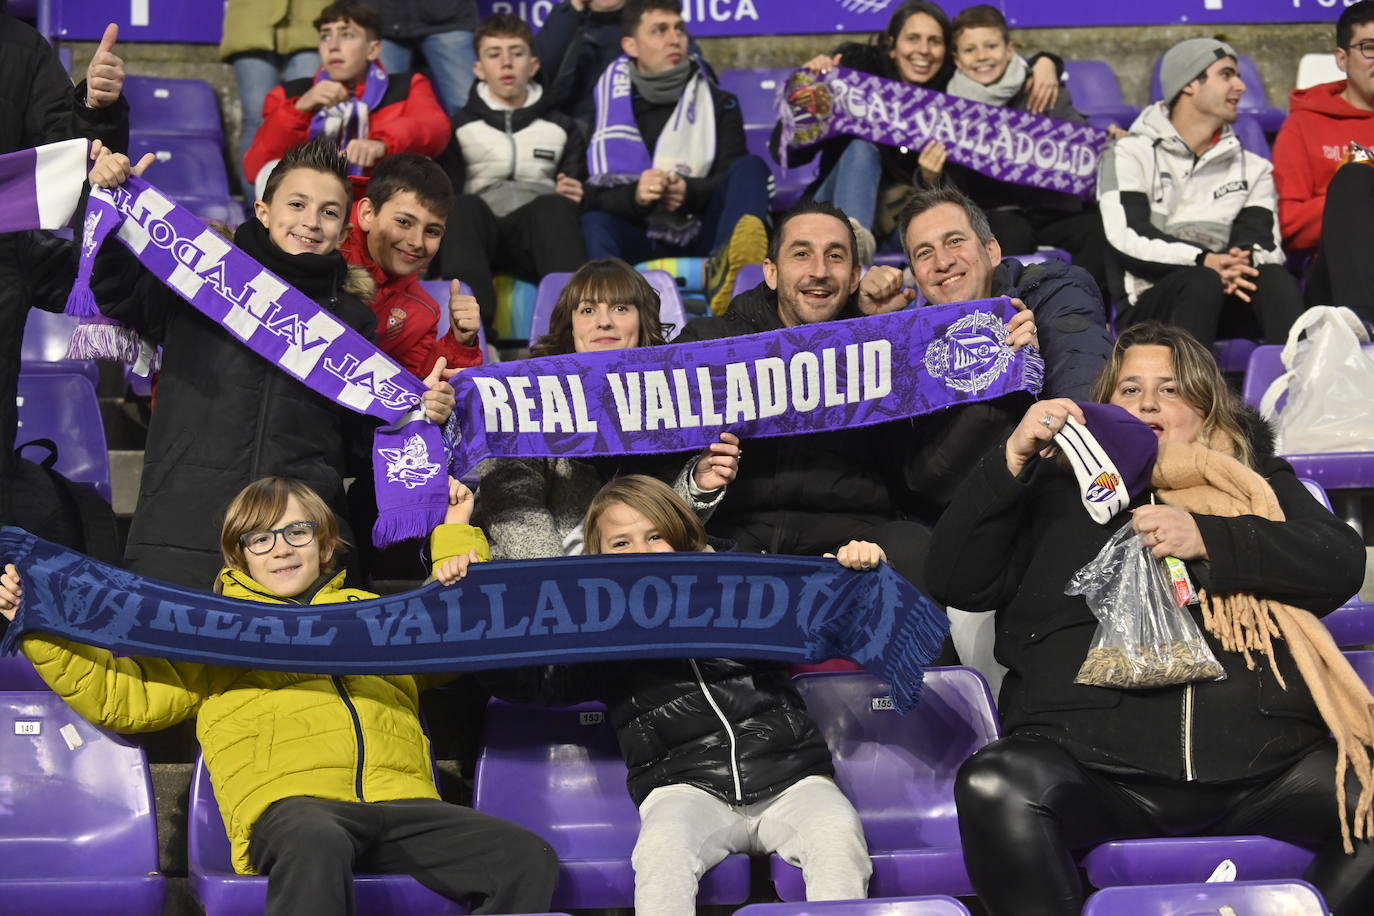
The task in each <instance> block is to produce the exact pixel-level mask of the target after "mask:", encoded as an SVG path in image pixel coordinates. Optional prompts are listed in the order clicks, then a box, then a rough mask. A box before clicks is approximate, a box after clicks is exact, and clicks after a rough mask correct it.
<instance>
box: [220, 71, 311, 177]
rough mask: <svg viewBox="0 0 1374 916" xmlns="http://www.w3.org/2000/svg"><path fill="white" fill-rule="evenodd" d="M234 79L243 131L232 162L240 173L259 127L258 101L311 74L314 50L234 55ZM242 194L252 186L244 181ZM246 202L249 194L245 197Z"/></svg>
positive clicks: (260, 111)
mask: <svg viewBox="0 0 1374 916" xmlns="http://www.w3.org/2000/svg"><path fill="white" fill-rule="evenodd" d="M233 63H234V81H235V82H237V83H238V84H239V105H240V107H242V108H243V133H242V134H241V135H240V137H239V159H238V162H237V163H236V164H237V165H238V171H239V175H240V177H242V174H243V156H244V154H245V153H247V152H248V147H250V146H252V145H253V138H254V137H256V136H257V134H258V128H259V127H262V103H263V100H264V99H266V98H267V93H269V92H271V91H272V90H273V89H275V88H276V87H277V86H278V85H279V84H281V83H284V82H287V81H288V80H295V79H301V78H302V77H306V76H314V75H315V71H316V70H317V69H319V66H320V55H319V52H317V51H297V52H296V53H295V54H273V53H272V52H270V51H254V52H252V53H249V54H236V55H234V60H233ZM244 187H245V189H247V190H246V191H245V193H246V194H248V195H251V194H252V190H251V188H252V185H249V184H247V183H246V182H245V183H244ZM248 199H249V200H250V201H251V200H252V197H251V196H250V197H249V198H248Z"/></svg>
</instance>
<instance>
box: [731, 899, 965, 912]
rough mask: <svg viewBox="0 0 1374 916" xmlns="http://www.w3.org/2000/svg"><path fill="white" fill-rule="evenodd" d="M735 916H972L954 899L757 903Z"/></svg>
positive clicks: (739, 910) (741, 909)
mask: <svg viewBox="0 0 1374 916" xmlns="http://www.w3.org/2000/svg"><path fill="white" fill-rule="evenodd" d="M735 916H968V908H967V907H965V906H964V905H963V904H962V903H960V902H959V901H958V900H955V899H954V898H953V897H889V898H887V899H886V900H827V901H824V902H797V903H755V904H752V905H750V906H746V907H742V908H740V909H738V910H735Z"/></svg>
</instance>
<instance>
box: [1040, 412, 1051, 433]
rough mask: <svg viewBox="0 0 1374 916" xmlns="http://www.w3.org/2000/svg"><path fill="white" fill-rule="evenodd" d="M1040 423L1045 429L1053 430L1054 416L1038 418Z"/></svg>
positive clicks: (1047, 415)
mask: <svg viewBox="0 0 1374 916" xmlns="http://www.w3.org/2000/svg"><path fill="white" fill-rule="evenodd" d="M1040 422H1041V423H1042V424H1044V426H1045V428H1046V429H1054V414H1051V413H1047V414H1045V415H1044V416H1043V417H1041V418H1040Z"/></svg>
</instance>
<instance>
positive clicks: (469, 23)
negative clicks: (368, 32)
mask: <svg viewBox="0 0 1374 916" xmlns="http://www.w3.org/2000/svg"><path fill="white" fill-rule="evenodd" d="M360 2H361V3H362V4H363V6H370V7H372V8H373V9H374V10H376V11H377V12H378V14H380V15H381V17H382V37H383V38H393V39H398V40H404V39H407V38H424V37H425V36H426V35H434V34H436V33H438V32H456V31H462V32H471V31H472V30H474V29H476V28H477V23H478V19H479V16H478V13H477V4H476V3H475V2H473V0H360Z"/></svg>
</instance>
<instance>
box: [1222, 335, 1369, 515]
mask: <svg viewBox="0 0 1374 916" xmlns="http://www.w3.org/2000/svg"><path fill="white" fill-rule="evenodd" d="M1364 351H1365V354H1366V355H1369V354H1370V353H1371V352H1374V344H1364ZM1282 353H1283V347H1282V346H1280V345H1278V344H1272V345H1267V346H1261V347H1256V348H1255V350H1254V352H1253V353H1251V354H1250V361H1249V363H1248V365H1247V367H1246V370H1245V384H1244V385H1243V387H1242V397H1243V398H1244V400H1245V403H1246V404H1248V405H1250V406H1251V407H1254V408H1256V409H1258V408H1259V404H1260V399H1261V398H1262V397H1264V392H1265V391H1266V390H1267V389H1268V388H1269V385H1270V383H1272V382H1273V381H1274V380H1275V379H1276V378H1278V377H1279V376H1280V375H1282V374H1283V362H1282V360H1281V358H1280V354H1282ZM1286 400H1287V398H1286V396H1285V397H1282V398H1280V399H1279V401H1278V404H1277V405H1276V407H1277V409H1278V410H1279V411H1280V412H1282V410H1283V405H1284V403H1285V402H1286ZM1283 457H1284V459H1285V460H1287V461H1288V463H1289V464H1291V465H1293V470H1294V471H1296V472H1297V474H1298V476H1299V477H1307V478H1310V479H1312V480H1315V481H1316V482H1317V483H1319V484H1321V485H1322V487H1323V488H1324V489H1325V490H1326V492H1327V495H1328V497H1330V500H1331V504H1332V507H1333V511H1334V512H1335V513H1336V514H1337V515H1339V516H1340V517H1341V518H1343V519H1345V520H1346V521H1347V522H1348V523H1350V525H1351V526H1352V527H1353V528H1355V529H1356V530H1357V531H1360V532H1361V533H1363V531H1364V520H1363V518H1362V517H1361V512H1360V495H1359V493H1358V492H1354V491H1358V490H1361V489H1368V488H1371V487H1374V451H1368V452H1322V453H1313V454H1293V453H1290V454H1285V455H1284V456H1283Z"/></svg>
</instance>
